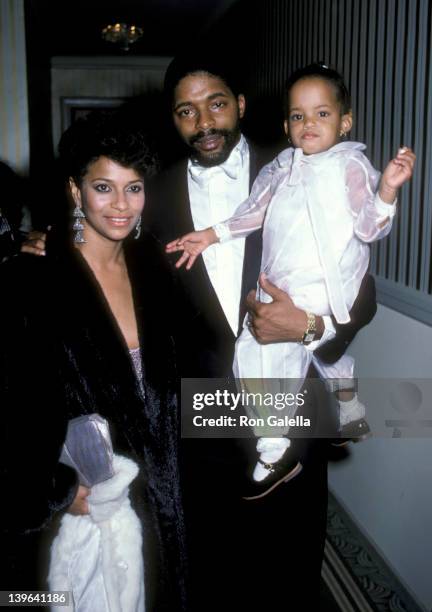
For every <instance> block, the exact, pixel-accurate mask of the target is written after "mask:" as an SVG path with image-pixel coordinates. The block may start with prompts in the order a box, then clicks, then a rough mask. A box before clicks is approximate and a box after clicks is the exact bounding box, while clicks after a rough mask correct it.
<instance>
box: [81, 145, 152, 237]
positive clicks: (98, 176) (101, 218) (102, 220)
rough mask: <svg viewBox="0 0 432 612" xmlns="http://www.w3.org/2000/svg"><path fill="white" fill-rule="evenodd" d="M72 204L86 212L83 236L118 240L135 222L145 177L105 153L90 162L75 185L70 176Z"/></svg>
mask: <svg viewBox="0 0 432 612" xmlns="http://www.w3.org/2000/svg"><path fill="white" fill-rule="evenodd" d="M70 187H71V191H72V196H73V199H74V202H75V204H78V206H81V207H82V210H83V212H84V214H85V216H86V219H85V221H84V238H85V240H86V241H87V242H88V241H89V239H90V240H91V236H92V235H98V236H102V237H103V238H105V239H107V240H111V241H114V242H118V241H120V240H124V238H126V237H127V236H128V234H130V232H131V231H132V230H133V229H134V227H135V226H136V225H137V223H138V220H139V217H140V215H141V212H142V210H143V208H144V181H143V179H142V177H141V176H140V175H139V174H138V173H137V172H136V171H135V170H133V169H132V168H125V167H124V166H121V165H120V164H118V163H117V162H115V161H113V160H111V159H109V158H108V157H99V158H98V159H97V160H96V161H95V162H93V163H92V164H90V165H89V167H88V169H87V173H86V174H85V175H84V178H83V180H82V182H81V185H80V187H78V186H77V185H76V184H75V182H74V181H73V180H72V179H71V181H70Z"/></svg>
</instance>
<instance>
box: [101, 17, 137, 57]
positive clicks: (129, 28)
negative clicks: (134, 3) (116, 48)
mask: <svg viewBox="0 0 432 612" xmlns="http://www.w3.org/2000/svg"><path fill="white" fill-rule="evenodd" d="M142 35H143V31H142V28H139V27H137V26H136V25H127V24H126V23H114V24H112V25H107V26H105V27H104V29H103V30H102V38H103V39H104V40H106V41H108V42H112V43H117V44H118V45H120V49H122V50H123V51H129V47H130V45H133V43H134V42H136V41H137V40H138V39H140V38H141V36H142Z"/></svg>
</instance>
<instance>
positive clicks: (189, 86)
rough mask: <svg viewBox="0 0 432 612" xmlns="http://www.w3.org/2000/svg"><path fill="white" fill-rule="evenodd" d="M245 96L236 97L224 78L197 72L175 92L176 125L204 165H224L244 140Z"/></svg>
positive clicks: (174, 112)
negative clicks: (241, 129) (242, 135)
mask: <svg viewBox="0 0 432 612" xmlns="http://www.w3.org/2000/svg"><path fill="white" fill-rule="evenodd" d="M244 109H245V99H244V96H242V95H240V96H238V98H236V97H235V96H234V94H233V92H232V91H231V89H229V87H228V86H227V85H226V84H225V83H224V82H223V81H222V79H220V78H218V77H216V76H213V75H211V74H208V73H207V72H197V73H194V74H191V75H188V76H186V77H184V78H183V79H181V81H179V83H178V85H177V87H176V88H175V91H174V100H173V117H174V124H175V126H176V128H177V130H178V132H179V134H180V136H181V138H182V139H183V140H184V141H185V143H186V144H187V145H189V146H190V147H191V148H192V150H193V156H194V157H196V159H197V160H198V162H199V163H200V164H201V165H202V166H206V167H210V166H217V165H219V164H222V163H223V162H224V161H225V160H226V159H227V158H228V157H229V154H230V153H231V151H232V149H233V148H234V146H235V145H236V144H237V142H238V141H239V139H240V119H241V118H242V117H243V114H244Z"/></svg>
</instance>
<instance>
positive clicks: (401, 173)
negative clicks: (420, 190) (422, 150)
mask: <svg viewBox="0 0 432 612" xmlns="http://www.w3.org/2000/svg"><path fill="white" fill-rule="evenodd" d="M415 158H416V156H415V155H414V152H413V151H412V150H411V149H409V148H408V147H402V148H400V149H399V151H398V152H397V155H396V157H395V158H394V159H392V160H391V161H390V162H389V164H388V165H387V167H386V169H385V170H384V172H383V175H382V177H381V183H380V188H379V195H380V198H381V199H382V200H383V201H384V202H387V203H388V204H391V203H393V202H394V201H395V199H396V195H397V190H398V189H399V188H400V187H402V185H403V184H404V183H405V182H406V181H408V180H409V179H410V178H411V177H412V173H413V169H414V162H415Z"/></svg>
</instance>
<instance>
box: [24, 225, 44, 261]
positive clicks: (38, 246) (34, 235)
mask: <svg viewBox="0 0 432 612" xmlns="http://www.w3.org/2000/svg"><path fill="white" fill-rule="evenodd" d="M50 229H51V226H49V227H48V229H47V231H49V230H50ZM46 239H47V235H46V233H45V232H38V231H36V230H33V231H31V232H29V233H28V236H27V238H26V239H25V240H24V242H23V243H22V245H21V253H30V255H45V245H46Z"/></svg>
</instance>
